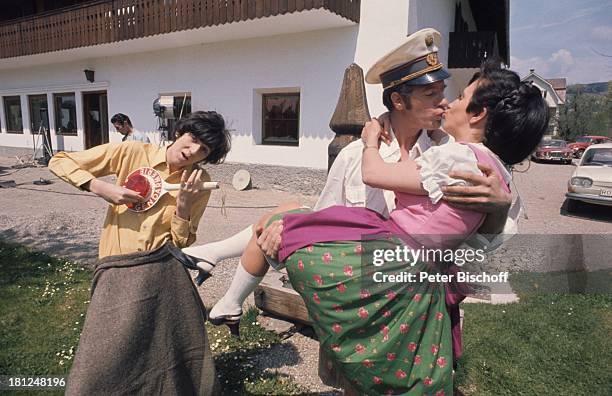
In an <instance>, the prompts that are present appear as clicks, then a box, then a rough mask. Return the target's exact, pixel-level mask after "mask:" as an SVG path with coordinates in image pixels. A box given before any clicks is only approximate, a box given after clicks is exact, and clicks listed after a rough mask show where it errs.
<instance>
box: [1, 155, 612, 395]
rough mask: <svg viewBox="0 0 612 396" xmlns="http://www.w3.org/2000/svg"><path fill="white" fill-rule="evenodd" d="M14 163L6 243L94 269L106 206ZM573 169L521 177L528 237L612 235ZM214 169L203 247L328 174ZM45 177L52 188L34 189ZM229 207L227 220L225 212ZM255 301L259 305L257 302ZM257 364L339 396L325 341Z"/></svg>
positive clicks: (219, 283)
mask: <svg viewBox="0 0 612 396" xmlns="http://www.w3.org/2000/svg"><path fill="white" fill-rule="evenodd" d="M15 163H16V161H15V160H14V159H12V158H6V157H4V158H3V157H0V182H2V181H7V180H15V182H16V183H17V188H0V239H4V240H10V241H14V242H18V243H23V244H25V245H28V246H31V247H34V248H36V249H39V250H43V251H46V252H48V253H50V254H53V255H57V256H61V257H66V258H69V259H71V260H73V261H79V262H81V263H83V264H85V265H90V266H91V265H93V263H94V262H95V260H96V257H97V245H98V238H99V234H100V227H101V225H102V223H103V219H104V215H105V212H106V206H107V204H106V203H105V202H104V201H102V200H101V199H99V198H97V197H95V196H93V195H92V194H89V193H85V192H81V191H79V190H77V189H75V188H73V187H71V186H69V185H67V184H66V183H63V182H61V181H59V180H57V179H55V177H54V176H53V175H52V174H51V173H50V172H49V171H48V170H47V169H46V168H24V169H14V168H11V166H12V165H14V164H15ZM238 169H247V170H248V171H249V172H250V173H251V175H252V179H253V186H254V188H253V189H251V190H248V191H242V192H239V191H235V190H234V189H233V188H232V186H231V180H232V176H233V174H234V173H235V171H237V170H238ZM573 169H574V168H573V166H571V165H554V164H550V165H548V164H532V167H531V169H530V170H529V171H528V172H527V173H525V174H517V175H516V176H515V181H516V184H517V187H518V190H519V191H520V193H521V195H522V197H523V200H524V201H525V204H526V206H527V213H528V215H529V219H522V220H521V222H520V231H521V233H527V234H601V233H606V234H608V235H607V236H610V235H612V213H609V212H612V211H610V210H609V208H599V207H587V208H586V209H585V210H584V211H583V212H581V213H579V214H578V215H572V216H567V215H566V211H565V209H564V208H565V205H564V200H565V198H564V194H565V191H566V183H567V180H568V178H569V177H570V175H571V173H572V171H573ZM208 170H209V172H210V173H211V176H212V178H213V180H218V181H220V182H221V183H222V188H221V189H220V190H219V191H215V192H213V194H212V197H211V200H210V203H209V207H208V208H207V210H206V212H205V213H204V216H203V219H202V222H201V223H200V227H199V230H198V240H197V242H196V243H197V244H201V243H205V242H209V241H214V240H219V239H222V238H225V237H228V236H230V235H232V234H234V233H236V232H238V231H240V230H242V229H243V228H244V227H245V226H246V225H248V224H251V223H253V222H255V221H256V220H257V219H258V218H259V217H260V216H261V215H262V214H264V213H265V212H266V211H267V210H268V209H269V207H274V206H276V205H278V204H279V203H282V202H286V201H289V200H298V201H300V202H301V203H302V204H305V205H312V204H314V202H315V201H316V197H317V194H318V193H319V192H320V191H321V189H322V187H323V185H324V183H325V176H326V172H325V171H323V170H314V169H306V168H289V167H273V166H262V165H242V164H240V165H239V164H223V165H219V166H211V167H208ZM41 177H42V178H47V179H51V180H52V181H53V183H52V184H50V185H47V186H36V185H33V184H32V182H33V181H34V180H38V179H39V178H41ZM223 202H224V203H225V207H226V211H225V214H224V213H222V210H221V207H222V203H223ZM608 239H609V238H608ZM610 246H612V243H610ZM527 248H529V247H527ZM600 257H601V256H600ZM608 257H609V256H608ZM237 263H238V261H237V259H232V260H226V261H224V262H222V263H221V264H220V265H219V266H218V268H216V269H215V271H214V276H213V278H211V279H210V280H208V281H207V282H206V283H205V284H204V285H203V286H202V287H201V288H200V294H201V295H202V298H203V300H204V301H205V303H206V304H207V305H208V306H211V305H212V304H213V303H214V302H215V301H217V299H218V298H219V297H220V296H221V295H222V294H223V292H224V291H225V290H226V288H227V286H228V285H229V282H230V280H231V277H232V274H233V272H234V270H235V268H236V265H237ZM248 303H250V304H253V300H252V297H250V298H249V301H248ZM266 321H269V319H266V318H263V319H262V322H264V324H266ZM270 325H273V323H270ZM258 361H259V363H260V364H261V365H262V366H263V367H270V368H271V369H272V370H278V371H280V372H284V373H287V374H289V375H291V376H292V377H293V378H294V380H295V381H296V382H297V383H299V384H301V385H303V386H305V387H306V388H308V389H310V390H311V391H313V392H322V393H323V394H335V393H337V391H334V389H333V388H330V387H327V386H325V385H323V384H322V383H321V381H320V380H319V378H318V375H317V361H318V343H317V342H316V341H314V340H313V339H312V338H309V337H307V336H304V335H301V334H295V335H294V336H292V337H291V338H289V339H287V340H286V341H284V342H283V344H281V345H280V346H278V347H277V348H274V350H271V351H270V353H266V354H264V355H262V356H261V357H260V358H259V360H258ZM281 362H282V363H281Z"/></svg>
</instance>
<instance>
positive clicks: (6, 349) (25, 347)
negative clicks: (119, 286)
mask: <svg viewBox="0 0 612 396" xmlns="http://www.w3.org/2000/svg"><path fill="white" fill-rule="evenodd" d="M90 279H91V271H88V270H86V269H83V268H81V267H80V266H78V265H76V264H74V263H70V262H67V261H64V260H56V259H53V258H51V257H49V256H47V255H45V254H41V253H36V252H31V251H29V250H27V249H25V248H23V247H20V246H18V245H13V244H6V243H3V242H0V375H6V374H23V375H27V374H29V375H34V374H38V375H42V374H45V375H53V374H55V375H63V374H66V373H67V372H68V370H69V368H70V365H71V363H72V358H73V356H74V349H75V348H76V345H77V343H78V337H79V334H80V331H81V328H82V323H83V317H84V314H85V311H86V309H87V303H88V302H89V285H90ZM610 280H612V278H611V277H610V273H609V272H608V273H602V274H597V276H595V277H594V278H593V279H590V280H588V279H587V280H586V281H585V279H582V278H579V279H578V283H577V284H578V285H582V286H584V285H590V286H594V288H593V287H587V289H588V290H590V291H593V289H595V290H596V291H597V293H591V294H581V295H579V294H567V293H554V291H555V290H559V289H558V288H556V289H555V287H557V285H558V284H563V283H564V282H565V283H567V277H566V276H565V275H564V276H560V277H554V276H553V277H551V276H541V277H538V276H535V275H526V276H524V277H522V278H521V277H517V278H516V279H515V280H514V284H513V286H514V288H515V290H519V295H520V297H521V302H520V303H517V304H510V305H503V306H501V305H488V304H463V309H464V310H465V323H464V336H463V337H464V338H463V339H464V356H463V357H462V359H461V361H460V364H459V369H458V372H457V384H458V386H459V389H460V390H461V391H462V392H463V393H465V394H466V395H572V396H573V395H589V396H591V395H611V394H612V376H611V373H612V370H611V367H612V339H611V336H612V295H611V294H610V293H609V290H610V289H609V287H610V286H609V285H610V284H612V283H610ZM551 285H553V286H554V287H552V286H551ZM582 286H581V287H582ZM582 289H584V287H582ZM543 290H548V291H547V292H543ZM551 290H552V291H551ZM602 290H603V291H604V292H602ZM605 291H608V292H607V293H606V292H605ZM257 314H258V312H257V310H254V309H253V310H250V311H248V312H247V314H246V315H245V318H244V320H243V324H242V327H241V333H242V337H241V338H240V339H235V338H232V337H231V336H230V335H229V332H228V331H227V329H226V328H225V327H215V326H207V329H208V334H209V338H210V341H211V349H212V351H213V354H214V356H215V363H216V366H217V371H218V374H219V381H220V383H221V385H222V387H223V394H258V395H269V394H283V395H287V394H304V393H305V392H306V391H305V390H304V389H301V388H300V387H299V386H298V385H296V384H295V382H294V381H292V379H291V378H288V377H286V376H284V375H282V374H279V373H276V372H274V371H272V372H270V371H263V370H261V369H259V368H257V365H256V364H255V363H256V362H255V359H256V357H257V356H258V355H261V354H266V353H271V351H270V348H271V347H273V346H274V345H277V344H279V343H280V340H279V338H278V336H277V335H276V334H275V333H273V332H270V331H267V330H265V329H263V328H262V327H261V326H260V325H259V324H258V323H257ZM312 370H317V368H316V367H312ZM33 394H37V395H40V394H41V392H40V391H36V392H34V393H33Z"/></svg>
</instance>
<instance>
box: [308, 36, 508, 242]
mask: <svg viewBox="0 0 612 396" xmlns="http://www.w3.org/2000/svg"><path fill="white" fill-rule="evenodd" d="M440 41H441V38H440V33H439V32H438V31H437V30H435V29H431V28H426V29H422V30H419V31H418V32H416V33H413V34H411V35H410V36H408V38H407V39H406V42H405V43H404V44H402V45H401V46H399V47H398V48H396V49H394V50H393V51H391V52H390V53H388V54H387V55H385V56H383V57H382V58H381V59H380V60H378V61H377V62H376V63H375V64H374V65H373V66H372V67H371V68H370V70H369V71H368V72H367V74H366V78H365V79H366V82H368V83H370V84H382V86H383V89H384V91H383V98H382V99H383V103H384V105H385V107H387V109H388V110H389V112H388V113H386V114H385V115H383V116H381V118H382V121H383V122H384V123H385V126H387V125H388V126H389V127H390V128H389V129H391V133H389V135H388V138H387V143H388V144H381V145H380V154H381V156H382V158H383V159H384V160H385V161H387V162H397V161H399V159H400V156H401V154H402V153H403V154H404V155H406V156H407V157H408V158H410V159H415V158H417V157H419V156H420V155H421V153H423V152H424V151H425V150H427V149H428V148H430V147H431V146H433V145H439V144H444V143H446V142H448V139H449V136H448V135H446V134H445V133H444V132H442V131H441V130H440V129H439V128H440V126H441V122H442V114H443V113H444V111H445V109H446V108H447V106H448V101H447V100H446V98H444V88H445V84H444V80H446V79H447V78H449V77H450V74H449V72H448V71H447V70H446V69H445V68H444V65H443V64H442V63H440V61H439V59H438V46H439V45H440ZM393 136H395V139H394V138H393ZM362 150H363V143H362V142H361V140H357V141H355V142H352V143H351V144H349V145H348V146H346V147H345V148H344V149H342V151H340V153H339V154H338V157H337V158H336V160H335V162H334V163H333V165H332V167H331V169H330V171H329V175H328V177H327V182H326V184H325V187H324V189H323V191H322V192H321V195H320V196H319V200H318V201H317V203H316V205H315V207H314V210H321V209H324V208H327V207H329V206H333V205H344V206H365V207H367V208H369V209H372V210H374V211H376V212H378V213H380V214H382V215H384V216H388V215H389V213H390V212H391V210H393V208H394V207H395V202H394V195H393V192H391V191H383V190H381V189H378V188H374V187H370V186H367V185H365V184H364V183H363V181H362V178H361V158H362ZM484 168H485V169H483V173H484V174H485V175H484V176H477V175H473V174H470V175H469V176H468V175H464V174H460V173H459V174H457V175H455V176H454V177H457V178H464V177H462V176H468V177H469V182H470V183H471V184H472V186H464V187H459V186H457V187H454V186H449V187H448V189H449V191H448V193H458V192H460V193H461V195H453V196H449V197H447V198H448V199H451V200H452V201H453V202H455V203H457V204H458V205H469V206H471V208H473V209H476V210H480V211H482V212H487V213H489V216H487V222H488V224H486V225H483V226H485V227H487V228H486V229H487V230H491V229H493V230H496V231H498V232H500V231H501V230H502V229H504V232H510V233H513V232H514V233H515V232H516V217H518V214H516V215H515V217H514V218H507V214H508V208H509V206H510V203H511V202H512V197H511V196H510V195H509V194H507V193H506V192H505V191H504V190H503V188H502V187H501V186H500V185H499V182H498V178H497V177H496V176H495V174H493V170H492V169H490V168H488V167H487V166H484ZM474 197H479V198H482V199H484V201H485V203H484V204H474V203H473V201H474V199H473V198H474ZM513 212H514V211H513ZM504 224H505V227H504ZM482 241H483V243H486V244H488V242H487V241H485V240H482Z"/></svg>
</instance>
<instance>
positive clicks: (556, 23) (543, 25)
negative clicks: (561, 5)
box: [511, 4, 609, 32]
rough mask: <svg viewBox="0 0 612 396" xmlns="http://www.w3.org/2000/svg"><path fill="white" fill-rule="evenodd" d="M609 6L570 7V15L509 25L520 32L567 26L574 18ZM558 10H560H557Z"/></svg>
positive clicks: (582, 16) (579, 17) (580, 17)
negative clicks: (514, 25)
mask: <svg viewBox="0 0 612 396" xmlns="http://www.w3.org/2000/svg"><path fill="white" fill-rule="evenodd" d="M608 7H609V6H608V5H607V4H603V5H600V6H597V7H587V8H582V9H575V8H574V7H572V8H574V9H572V12H571V15H570V16H568V17H566V18H563V19H557V18H555V19H557V20H555V21H554V22H544V23H542V22H538V23H533V24H530V25H524V26H517V27H511V29H512V31H513V32H520V31H525V30H533V29H537V30H542V29H548V28H551V27H555V26H567V25H568V24H569V23H570V22H573V21H575V20H578V19H584V18H586V17H588V16H590V15H593V14H597V12H599V11H601V10H602V9H606V8H608ZM558 11H560V10H558ZM567 11H569V9H567ZM566 14H570V13H569V12H567V13H566Z"/></svg>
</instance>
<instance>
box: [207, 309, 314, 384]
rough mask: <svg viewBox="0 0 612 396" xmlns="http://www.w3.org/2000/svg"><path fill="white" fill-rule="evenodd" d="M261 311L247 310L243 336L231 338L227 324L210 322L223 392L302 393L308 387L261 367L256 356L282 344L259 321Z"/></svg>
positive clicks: (242, 327) (243, 323) (242, 321)
mask: <svg viewBox="0 0 612 396" xmlns="http://www.w3.org/2000/svg"><path fill="white" fill-rule="evenodd" d="M258 315H259V310H258V309H256V308H251V309H249V310H248V311H247V312H245V314H244V316H243V318H242V320H241V324H240V338H236V337H232V336H231V335H230V333H229V331H228V330H227V328H226V327H225V326H219V327H218V326H212V325H209V324H207V332H208V335H209V338H210V340H211V346H210V347H211V350H212V351H213V355H214V357H215V366H216V368H217V373H218V378H219V382H220V384H221V386H222V388H223V394H224V395H225V394H239V395H242V394H252V395H271V394H276V395H303V394H304V393H305V392H306V390H305V389H303V388H301V387H300V386H298V385H297V384H295V383H294V382H293V381H292V380H291V378H289V377H288V376H286V375H284V374H281V373H278V372H271V371H268V370H264V369H262V367H261V365H257V364H256V360H257V356H258V355H261V354H266V353H270V348H271V347H273V346H274V345H277V344H280V338H279V336H278V335H277V334H276V333H274V332H271V331H268V330H265V329H264V328H263V327H261V326H260V325H259V323H258V322H257V316H258Z"/></svg>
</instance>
